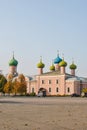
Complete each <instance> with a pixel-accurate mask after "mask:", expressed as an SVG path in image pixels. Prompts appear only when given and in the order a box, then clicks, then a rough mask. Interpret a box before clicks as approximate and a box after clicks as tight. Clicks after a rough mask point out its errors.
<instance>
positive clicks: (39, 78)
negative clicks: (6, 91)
mask: <svg viewBox="0 0 87 130" xmlns="http://www.w3.org/2000/svg"><path fill="white" fill-rule="evenodd" d="M66 66H67V62H65V61H64V58H63V59H61V58H60V57H59V55H57V57H56V59H55V60H54V63H52V65H51V66H50V71H49V72H45V73H43V68H44V67H45V65H44V63H43V62H42V59H40V62H39V63H38V64H37V68H38V74H37V75H35V76H31V77H28V78H27V82H28V84H27V93H32V92H35V93H36V95H37V94H38V93H40V92H42V93H43V95H71V94H73V93H76V94H79V95H80V94H81V92H82V91H81V90H82V88H87V79H86V78H81V77H78V76H76V75H75V69H76V68H77V66H76V65H75V64H74V62H72V64H71V65H70V70H71V73H70V74H68V73H66Z"/></svg>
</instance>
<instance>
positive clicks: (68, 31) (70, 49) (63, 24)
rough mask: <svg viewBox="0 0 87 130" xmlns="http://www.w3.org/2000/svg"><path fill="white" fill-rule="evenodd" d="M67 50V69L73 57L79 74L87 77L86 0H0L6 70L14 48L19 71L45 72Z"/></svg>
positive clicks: (0, 54)
mask: <svg viewBox="0 0 87 130" xmlns="http://www.w3.org/2000/svg"><path fill="white" fill-rule="evenodd" d="M57 50H59V52H60V57H62V54H64V59H65V61H67V63H68V66H67V68H66V69H67V72H68V73H70V70H69V65H70V64H71V62H72V58H74V62H75V63H76V64H77V70H76V75H79V76H85V77H87V58H86V55H87V0H0V61H1V62H0V69H1V70H3V73H4V74H6V73H8V71H9V66H8V62H9V60H10V59H11V58H12V53H13V51H14V53H15V58H16V59H17V60H18V61H19V64H18V72H19V73H24V74H25V75H32V74H37V68H36V64H37V63H38V62H39V59H40V56H42V59H43V62H44V63H45V68H44V72H46V71H49V66H50V65H51V63H52V60H53V59H54V58H56V56H57Z"/></svg>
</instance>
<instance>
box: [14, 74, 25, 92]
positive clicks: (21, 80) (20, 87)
mask: <svg viewBox="0 0 87 130" xmlns="http://www.w3.org/2000/svg"><path fill="white" fill-rule="evenodd" d="M13 87H14V93H15V95H16V94H17V93H19V94H21V95H23V94H26V88H27V85H26V81H25V77H24V75H23V74H20V75H19V76H18V78H16V79H15V81H14V82H13Z"/></svg>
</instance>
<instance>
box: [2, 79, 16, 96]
mask: <svg viewBox="0 0 87 130" xmlns="http://www.w3.org/2000/svg"><path fill="white" fill-rule="evenodd" d="M13 89H14V88H13V83H12V82H11V81H8V82H7V83H6V84H5V86H4V92H5V93H9V94H10V93H13Z"/></svg>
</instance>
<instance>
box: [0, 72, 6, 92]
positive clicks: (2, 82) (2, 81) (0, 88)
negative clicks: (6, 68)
mask: <svg viewBox="0 0 87 130" xmlns="http://www.w3.org/2000/svg"><path fill="white" fill-rule="evenodd" d="M6 83H7V80H6V78H5V77H4V76H3V75H2V74H0V92H4V91H3V89H4V85H5V84H6Z"/></svg>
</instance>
